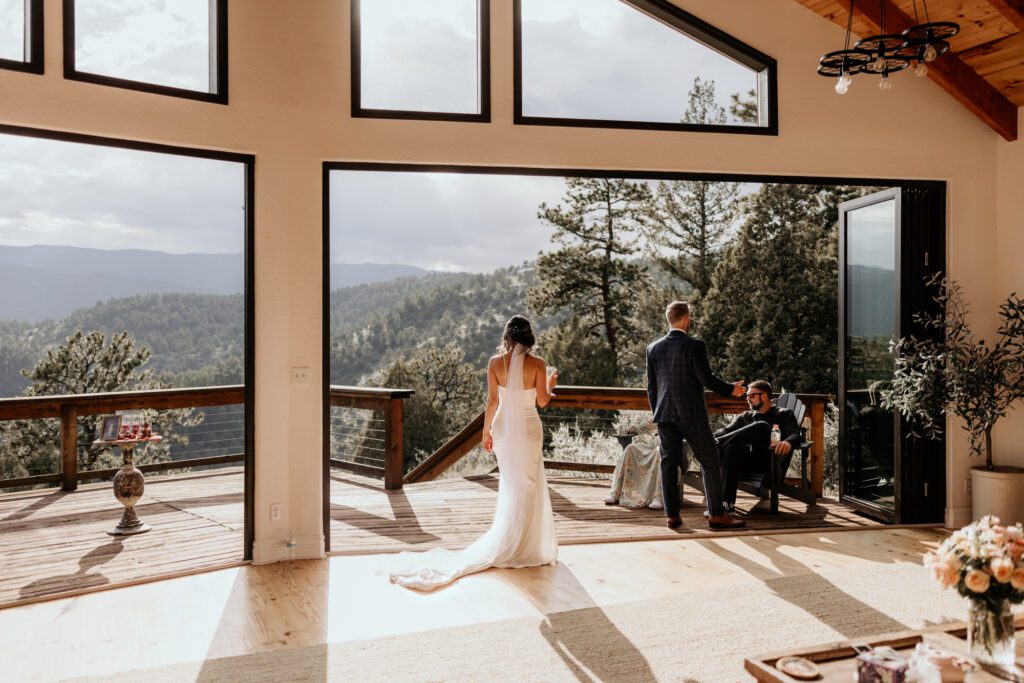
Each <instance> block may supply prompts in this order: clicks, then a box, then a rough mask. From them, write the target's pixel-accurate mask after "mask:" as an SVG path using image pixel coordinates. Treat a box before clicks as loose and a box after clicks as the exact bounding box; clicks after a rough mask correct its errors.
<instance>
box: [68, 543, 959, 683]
mask: <svg viewBox="0 0 1024 683" xmlns="http://www.w3.org/2000/svg"><path fill="white" fill-rule="evenodd" d="M965 614H966V606H965V604H964V602H963V600H962V599H961V598H959V597H958V596H957V595H956V594H955V592H953V591H942V590H940V589H939V588H938V587H937V586H936V585H935V584H934V583H933V582H932V580H931V578H930V577H929V576H928V575H927V573H926V571H925V570H924V569H923V568H922V567H921V566H919V565H913V564H909V563H896V564H887V565H883V566H874V567H870V568H868V569H864V568H847V569H841V570H825V571H823V572H821V573H820V574H806V575H800V576H792V577H783V578H769V579H767V580H764V581H760V582H757V581H753V582H751V583H749V584H746V585H744V586H741V587H732V588H728V589H715V590H707V591H697V592H689V593H685V594H680V595H676V596H673V597H669V598H663V599H658V600H652V601H644V602H634V603H626V604H618V605H614V606H609V607H605V608H597V607H594V608H588V609H577V610H571V611H566V612H557V613H552V614H547V615H544V616H537V617H524V618H518V619H512V620H506V621H499V622H493V623H485V624H478V625H473V626H466V627H458V628H448V629H442V630H437V631H427V632H421V633H414V634H409V635H404V636H398V637H392V638H381V639H376V640H367V641H361V642H347V643H337V644H328V645H323V646H318V647H307V648H300V649H292V650H280V651H271V652H262V653H256V654H252V655H248V656H242V657H231V658H225V659H217V660H210V661H205V662H195V663H191V664H181V665H174V666H168V667H161V668H157V669H149V670H144V671H132V672H128V673H125V674H121V675H118V676H115V677H104V678H90V679H80V680H90V681H97V680H103V681H109V680H121V681H139V682H140V683H163V682H165V681H168V682H169V681H174V682H175V683H177V682H179V681H204V682H205V681H245V682H246V683H253V682H257V681H274V682H280V681H598V680H599V681H654V680H658V681H701V682H705V681H707V682H714V681H743V680H749V679H748V676H747V675H746V673H745V672H744V670H743V658H744V657H745V656H748V655H756V654H758V653H761V652H766V651H772V650H778V649H786V648H791V647H799V646H804V645H814V644H818V643H825V642H829V641H834V640H845V639H847V638H855V637H863V636H867V635H871V634H877V633H884V632H888V631H898V630H903V629H908V628H920V627H924V626H928V625H933V624H939V623H948V622H950V621H960V620H962V619H963V618H964V616H965Z"/></svg>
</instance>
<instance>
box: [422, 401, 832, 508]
mask: <svg viewBox="0 0 1024 683" xmlns="http://www.w3.org/2000/svg"><path fill="white" fill-rule="evenodd" d="M704 398H705V401H706V402H707V406H708V412H709V413H741V412H743V411H745V410H748V409H749V408H748V406H747V403H746V401H744V400H743V399H741V398H733V397H728V398H727V397H723V396H720V395H719V394H715V393H712V392H705V394H704ZM797 398H799V399H800V400H801V401H803V403H804V405H806V406H807V414H808V415H809V416H810V419H811V433H810V435H809V437H810V439H811V440H812V441H813V442H814V445H813V446H811V455H810V461H811V463H810V464H811V473H810V479H811V487H812V488H813V489H814V492H815V494H816V495H818V496H820V495H821V494H822V486H823V483H824V481H823V480H824V471H825V470H824V463H825V405H826V404H827V403H829V402H830V401H832V400H833V399H834V397H833V396H831V395H829V394H797ZM548 405H549V406H551V407H553V408H574V409H579V410H583V409H589V410H644V411H649V410H650V405H649V404H648V402H647V391H646V390H645V389H641V388H633V387H576V386H560V387H558V388H557V389H556V390H555V395H554V397H553V398H552V399H551V403H549V404H548ZM483 426H484V414H483V412H480V413H479V414H478V415H477V416H476V417H474V418H473V420H472V421H470V423H469V424H468V425H466V426H465V427H463V428H462V430H461V431H460V432H459V433H458V434H456V435H455V436H453V437H452V438H451V439H449V440H448V441H447V442H446V443H445V444H444V445H443V446H441V447H440V448H438V449H437V450H436V451H435V452H434V453H432V454H431V455H430V456H428V457H427V459H426V460H424V461H423V462H421V463H420V464H419V465H417V466H416V467H415V468H414V469H413V470H412V471H410V472H409V473H408V474H407V475H405V479H404V481H405V483H407V484H411V483H415V482H420V481H430V480H432V479H436V478H437V477H438V476H440V474H441V473H442V472H444V471H445V470H447V469H448V468H449V467H451V466H452V465H454V464H455V463H456V462H458V461H459V460H460V459H461V458H462V457H464V456H465V455H466V454H467V453H469V452H470V451H471V450H473V448H475V447H476V446H477V444H479V443H480V441H481V439H482V438H483ZM559 465H562V467H559ZM545 467H547V468H548V469H583V468H578V467H569V466H568V463H565V462H558V461H546V462H545ZM606 468H608V466H603V467H600V468H587V471H602V470H604V469H606Z"/></svg>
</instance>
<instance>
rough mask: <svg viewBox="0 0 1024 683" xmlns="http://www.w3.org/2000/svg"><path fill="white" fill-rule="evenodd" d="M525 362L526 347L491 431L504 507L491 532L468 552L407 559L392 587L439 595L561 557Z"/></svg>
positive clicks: (511, 370)
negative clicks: (494, 572) (472, 577)
mask: <svg viewBox="0 0 1024 683" xmlns="http://www.w3.org/2000/svg"><path fill="white" fill-rule="evenodd" d="M525 358H526V349H525V347H523V346H520V345H519V344H517V345H516V347H515V349H514V351H513V353H512V362H511V363H509V367H508V372H507V373H506V377H505V384H506V386H504V387H502V386H499V387H498V409H497V411H496V412H495V414H494V421H493V424H492V425H491V434H492V436H493V437H494V453H495V455H496V456H497V459H498V470H499V474H498V502H497V505H496V507H495V511H494V521H493V522H492V523H491V528H490V529H489V530H488V531H487V532H486V533H485V534H484V535H483V536H481V537H480V538H479V539H477V540H476V541H475V542H474V543H473V544H472V545H470V546H469V547H468V548H465V549H464V550H455V551H453V550H448V549H445V548H434V549H433V550H429V551H427V552H423V553H401V554H400V555H398V558H397V559H396V560H395V562H394V564H393V565H392V567H391V569H390V572H389V575H390V579H391V582H392V583H397V584H399V585H401V586H405V587H407V588H415V589H417V590H433V589H435V588H439V587H441V586H444V585H446V584H449V583H451V582H452V581H454V580H455V579H457V578H459V577H460V576H465V575H466V574H472V573H474V572H479V571H482V570H484V569H488V568H489V567H510V568H518V567H536V566H539V565H544V564H551V563H552V562H554V561H555V559H556V558H557V557H558V542H557V540H556V539H555V520H554V515H553V514H552V512H551V498H550V497H549V496H548V486H547V479H546V477H545V476H544V462H543V459H542V451H543V440H544V433H543V428H542V427H541V423H540V416H539V415H538V414H537V390H536V389H534V388H530V389H524V388H523V361H524V359H525Z"/></svg>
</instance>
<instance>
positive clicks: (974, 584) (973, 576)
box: [964, 569, 989, 593]
mask: <svg viewBox="0 0 1024 683" xmlns="http://www.w3.org/2000/svg"><path fill="white" fill-rule="evenodd" d="M988 584H989V578H988V574H987V573H986V572H983V571H981V570H980V569H972V570H971V571H969V572H967V576H965V577H964V585H966V586H967V588H968V589H970V590H972V591H974V592H975V593H984V592H985V591H987V590H988Z"/></svg>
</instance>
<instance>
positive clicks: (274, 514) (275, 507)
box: [270, 503, 281, 522]
mask: <svg viewBox="0 0 1024 683" xmlns="http://www.w3.org/2000/svg"><path fill="white" fill-rule="evenodd" d="M279 519H281V504H280V503H271V504H270V521H271V522H276V521H277V520H279Z"/></svg>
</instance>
